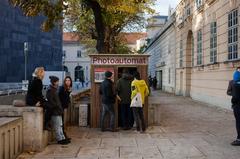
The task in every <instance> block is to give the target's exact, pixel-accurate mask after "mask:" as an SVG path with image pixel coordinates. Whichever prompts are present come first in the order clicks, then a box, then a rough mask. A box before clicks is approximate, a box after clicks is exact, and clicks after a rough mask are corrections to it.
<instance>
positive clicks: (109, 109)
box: [99, 71, 116, 132]
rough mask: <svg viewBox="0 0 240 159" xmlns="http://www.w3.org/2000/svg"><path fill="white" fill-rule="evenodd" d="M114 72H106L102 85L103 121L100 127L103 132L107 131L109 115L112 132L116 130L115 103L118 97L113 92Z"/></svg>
mask: <svg viewBox="0 0 240 159" xmlns="http://www.w3.org/2000/svg"><path fill="white" fill-rule="evenodd" d="M111 79H112V72H110V71H106V72H105V80H104V81H103V82H102V83H101V86H100V91H99V93H100V94H101V95H102V112H101V119H100V120H101V121H100V126H101V130H102V131H105V128H104V122H105V118H106V115H107V113H109V114H110V131H113V132H114V131H116V130H115V110H114V103H115V98H116V95H115V93H114V90H113V82H112V80H111Z"/></svg>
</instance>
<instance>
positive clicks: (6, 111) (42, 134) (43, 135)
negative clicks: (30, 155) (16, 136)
mask: <svg viewBox="0 0 240 159" xmlns="http://www.w3.org/2000/svg"><path fill="white" fill-rule="evenodd" d="M43 116H44V115H43V109H42V108H41V107H14V106H11V105H0V117H22V123H23V150H24V151H41V150H42V149H43V148H45V147H46V146H47V144H48V132H47V131H43Z"/></svg>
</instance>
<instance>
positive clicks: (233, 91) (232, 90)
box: [227, 71, 240, 146]
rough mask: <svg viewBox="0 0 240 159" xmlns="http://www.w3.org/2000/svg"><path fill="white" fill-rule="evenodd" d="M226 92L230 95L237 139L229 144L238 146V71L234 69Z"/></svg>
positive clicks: (239, 75)
mask: <svg viewBox="0 0 240 159" xmlns="http://www.w3.org/2000/svg"><path fill="white" fill-rule="evenodd" d="M227 94H228V95H230V96H232V99H231V102H232V109H233V114H234V117H235V119H236V130H237V139H236V140H234V141H233V142H232V143H231V144H232V145H233V146H240V72H239V71H235V72H234V75H233V80H231V81H229V85H228V90H227Z"/></svg>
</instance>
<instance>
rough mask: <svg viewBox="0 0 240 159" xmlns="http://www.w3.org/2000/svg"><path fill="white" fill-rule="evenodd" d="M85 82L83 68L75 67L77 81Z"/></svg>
mask: <svg viewBox="0 0 240 159" xmlns="http://www.w3.org/2000/svg"><path fill="white" fill-rule="evenodd" d="M77 80H79V81H83V80H84V71H83V67H82V66H77V67H75V81H77Z"/></svg>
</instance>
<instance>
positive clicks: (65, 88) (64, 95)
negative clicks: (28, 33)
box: [58, 76, 72, 139]
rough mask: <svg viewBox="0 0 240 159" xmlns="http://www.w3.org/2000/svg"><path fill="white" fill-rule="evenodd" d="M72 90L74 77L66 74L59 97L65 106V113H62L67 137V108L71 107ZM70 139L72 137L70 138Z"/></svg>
mask: <svg viewBox="0 0 240 159" xmlns="http://www.w3.org/2000/svg"><path fill="white" fill-rule="evenodd" d="M71 92H72V78H71V77H70V76H66V77H65V78H64V81H63V85H62V86H61V87H60V88H59V92H58V94H59V98H60V101H61V104H62V108H63V115H62V120H63V133H64V135H65V137H66V138H68V137H67V134H66V131H65V121H66V118H67V108H68V107H69V105H70V103H71V100H70V94H71ZM68 139H70V138H68Z"/></svg>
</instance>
